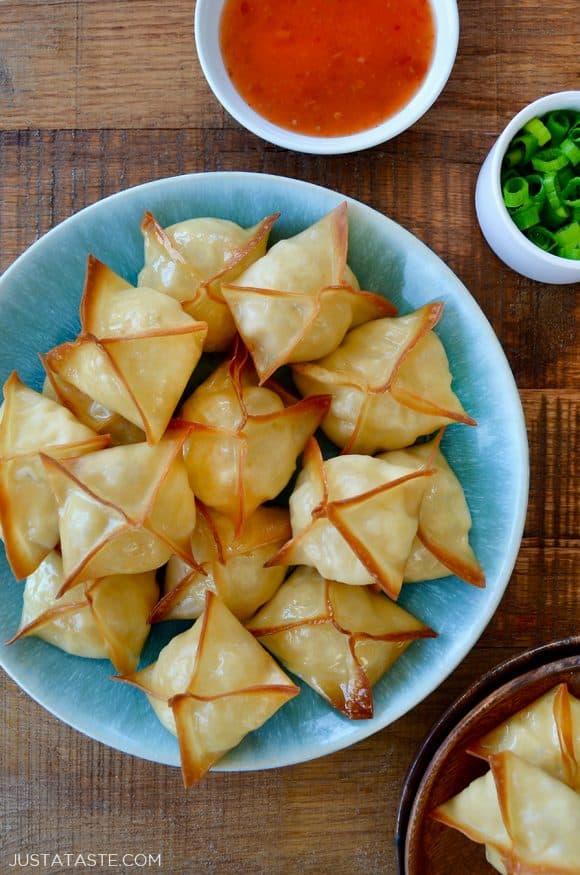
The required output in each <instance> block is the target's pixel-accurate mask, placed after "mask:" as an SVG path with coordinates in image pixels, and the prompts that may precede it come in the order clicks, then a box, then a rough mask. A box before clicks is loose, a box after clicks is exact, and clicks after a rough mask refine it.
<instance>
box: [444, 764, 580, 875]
mask: <svg viewBox="0 0 580 875" xmlns="http://www.w3.org/2000/svg"><path fill="white" fill-rule="evenodd" d="M489 761H490V765H491V771H490V772H488V773H487V774H486V775H484V776H483V777H482V778H478V779H477V780H475V781H473V782H472V783H471V784H470V785H469V786H468V787H467V788H466V789H465V790H463V791H462V792H461V793H459V794H458V795H457V796H454V797H453V799H450V800H449V802H446V803H445V804H443V805H440V806H439V807H438V808H436V809H435V811H434V812H432V816H433V817H434V818H435V819H436V820H439V821H441V822H442V823H445V824H447V825H448V826H452V827H454V828H455V829H458V830H460V832H462V833H464V835H466V836H467V837H468V838H470V839H472V840H473V841H475V842H479V843H482V844H485V845H487V846H489V847H490V848H491V851H492V853H491V854H489V855H488V860H489V861H490V862H492V864H493V865H495V863H496V862H497V863H499V864H500V865H501V866H502V867H503V870H502V868H500V866H498V870H499V871H504V872H508V873H513V875H515V873H517V875H536V873H537V875H578V871H579V869H578V865H579V861H580V795H578V794H577V793H575V792H574V791H573V790H572V789H571V788H570V787H568V786H567V785H566V784H564V783H562V782H560V781H557V780H556V779H555V778H553V777H552V776H551V775H549V774H548V773H547V772H545V771H543V770H542V769H540V768H538V767H537V766H534V765H532V764H531V763H528V762H526V760H524V759H522V758H521V757H519V756H517V755H516V754H514V753H512V752H511V751H504V752H503V753H498V754H492V755H491V756H490V758H489Z"/></svg>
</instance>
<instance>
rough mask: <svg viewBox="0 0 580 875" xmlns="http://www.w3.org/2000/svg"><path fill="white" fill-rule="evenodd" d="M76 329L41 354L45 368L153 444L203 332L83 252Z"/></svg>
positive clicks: (172, 304) (175, 307) (168, 302)
mask: <svg viewBox="0 0 580 875" xmlns="http://www.w3.org/2000/svg"><path fill="white" fill-rule="evenodd" d="M81 324H82V333H81V335H80V336H79V337H78V338H77V340H76V341H74V343H63V344H62V345H61V346H57V347H55V348H54V349H52V350H50V352H48V353H47V354H46V357H45V358H46V364H47V369H48V370H49V371H50V372H51V373H52V374H54V375H55V376H56V378H58V379H59V380H60V381H62V382H66V383H71V384H72V385H73V386H74V387H75V388H76V389H78V390H80V391H81V392H82V393H84V395H88V396H89V398H92V399H93V401H96V402H98V403H99V404H101V405H102V406H103V407H104V408H106V409H107V410H108V411H112V412H114V413H118V414H120V415H121V416H122V417H123V418H124V419H127V420H129V422H132V423H133V424H134V425H136V426H137V427H138V428H140V429H143V431H144V432H145V434H146V436H147V440H148V441H149V443H156V442H157V441H159V440H160V439H161V436H162V435H163V432H164V431H165V429H166V428H167V425H168V423H169V421H170V419H171V417H172V415H173V412H174V410H175V408H176V406H177V404H178V402H179V399H180V398H181V395H182V393H183V390H184V389H185V387H186V385H187V382H188V380H189V378H190V376H191V374H192V372H193V370H194V368H195V366H196V365H197V363H198V361H199V358H200V356H201V353H202V349H203V343H204V340H205V337H206V334H207V325H206V324H205V322H196V321H194V320H193V319H192V318H191V317H190V316H188V315H187V313H184V311H183V310H182V308H181V306H180V304H179V303H178V302H177V301H174V300H173V299H172V298H170V297H168V296H167V295H164V294H162V293H160V292H157V291H155V290H154V289H149V288H146V287H145V286H140V287H137V288H135V287H133V286H132V285H130V284H129V283H128V282H126V281H125V280H124V279H122V278H121V277H120V276H118V275H117V274H116V273H114V272H113V271H112V270H111V269H110V268H108V267H107V266H106V265H104V264H102V263H101V262H100V261H97V259H96V258H94V257H93V256H89V258H88V263H87V274H86V280H85V289H84V293H83V299H82V302H81Z"/></svg>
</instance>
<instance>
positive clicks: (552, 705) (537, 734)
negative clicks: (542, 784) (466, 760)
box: [469, 684, 580, 792]
mask: <svg viewBox="0 0 580 875" xmlns="http://www.w3.org/2000/svg"><path fill="white" fill-rule="evenodd" d="M505 750H509V751H512V752H513V753H515V754H517V755H518V756H520V757H523V758H524V759H525V760H527V761H528V762H530V763H532V764H533V765H536V766H538V767H539V768H541V769H544V771H546V772H549V774H550V775H552V776H553V777H554V778H557V779H558V780H559V781H564V783H566V784H568V785H569V786H570V787H572V788H573V789H574V790H576V791H577V792H580V760H579V758H578V757H579V754H580V700H579V699H577V698H576V697H575V696H573V695H572V694H571V693H570V691H569V690H568V687H567V686H566V684H560V685H559V686H557V687H554V689H552V690H549V692H547V693H545V694H544V695H543V696H541V697H540V698H539V699H536V701H535V702H532V703H531V704H530V705H528V706H527V707H526V708H522V710H521V711H518V712H517V713H516V714H514V715H513V717H510V718H508V719H507V720H505V721H504V722H503V723H502V724H500V726H498V727H496V729H493V730H492V731H491V732H488V734H487V735H485V736H484V737H483V738H481V739H479V741H478V742H476V743H475V744H472V745H471V746H470V747H469V753H472V754H474V755H475V756H479V757H482V758H483V759H489V757H490V756H492V755H493V754H495V753H499V752H501V751H505Z"/></svg>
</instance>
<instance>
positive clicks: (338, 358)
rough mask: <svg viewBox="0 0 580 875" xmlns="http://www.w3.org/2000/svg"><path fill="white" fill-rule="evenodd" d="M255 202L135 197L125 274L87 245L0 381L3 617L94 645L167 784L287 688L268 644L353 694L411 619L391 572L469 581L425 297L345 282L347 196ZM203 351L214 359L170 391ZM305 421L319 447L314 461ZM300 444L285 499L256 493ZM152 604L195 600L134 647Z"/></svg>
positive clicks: (355, 697) (77, 648)
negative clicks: (326, 441) (161, 215)
mask: <svg viewBox="0 0 580 875" xmlns="http://www.w3.org/2000/svg"><path fill="white" fill-rule="evenodd" d="M276 218H277V216H269V217H267V218H265V219H264V220H263V221H261V222H260V223H259V224H258V225H256V226H255V227H252V228H249V229H244V228H241V227H239V226H238V225H236V224H234V223H233V222H230V221H227V220H224V219H211V218H195V219H190V220H188V221H184V222H180V223H179V224H176V225H173V226H171V227H169V228H166V229H163V228H162V227H160V225H159V224H158V223H157V221H156V220H155V218H154V217H153V216H152V215H150V214H146V215H145V217H144V219H143V224H142V231H143V235H144V238H145V263H144V267H143V269H142V270H141V272H140V274H139V280H138V285H137V286H136V287H134V286H132V285H130V284H129V283H128V282H126V281H125V280H124V279H123V278H122V277H120V276H118V275H117V274H116V273H114V272H113V271H112V270H111V269H110V268H108V267H107V266H106V265H104V264H102V263H100V262H99V261H97V260H96V259H95V258H94V257H92V256H89V259H88V265H87V272H86V281H85V288H84V293H83V297H82V301H81V308H80V314H81V325H82V328H81V333H80V335H79V336H78V337H77V338H76V340H74V341H73V342H70V343H64V344H62V345H60V346H58V347H56V348H54V349H51V350H50V351H49V352H47V353H46V354H45V355H44V356H43V358H42V361H43V365H44V368H45V370H46V375H47V379H46V381H45V388H44V391H43V393H42V394H39V393H37V392H35V391H33V390H32V389H30V388H27V387H26V386H24V385H23V384H22V382H21V381H20V380H19V378H18V376H17V375H16V374H12V376H11V377H10V378H9V379H8V381H7V382H6V384H5V386H4V405H3V408H2V418H1V423H0V524H1V528H2V535H3V540H4V543H5V547H6V553H7V556H8V559H9V562H10V564H11V567H12V569H13V571H14V574H15V576H16V577H17V578H18V579H23V578H27V580H26V586H25V589H24V606H23V612H22V621H21V626H20V630H19V631H18V632H17V634H16V635H15V636H14V639H12V640H13V641H16V640H17V639H21V638H23V637H24V636H27V635H36V636H39V637H40V638H43V639H45V640H46V641H49V642H50V643H51V644H53V645H55V646H57V647H61V648H62V649H63V650H66V651H68V652H69V653H73V654H76V655H78V656H84V657H92V658H98V659H101V658H107V657H108V658H109V659H110V660H111V661H112V663H113V665H114V666H115V668H116V669H117V671H118V672H119V673H120V678H119V679H120V680H122V681H125V682H127V683H130V684H133V685H135V686H137V687H139V688H140V689H142V690H143V692H144V693H145V694H146V695H147V696H148V698H149V701H150V703H151V705H152V707H153V708H154V710H155V713H156V714H157V716H158V718H159V720H160V721H161V722H162V724H163V725H164V726H165V727H166V728H167V729H168V730H169V731H170V732H172V733H173V734H175V735H177V738H178V741H179V747H180V752H181V762H182V768H183V777H184V781H185V784H186V785H189V784H191V783H193V782H195V781H197V780H198V779H200V778H201V777H202V776H203V775H204V774H205V772H206V771H207V770H208V769H209V768H210V767H211V766H212V765H213V764H214V763H215V762H216V761H217V760H219V759H220V757H222V756H223V755H224V754H225V753H226V752H227V751H228V750H230V749H231V748H233V747H234V746H236V745H237V744H238V743H239V742H240V741H241V739H242V738H243V737H244V736H245V735H246V734H247V733H248V732H250V731H252V730H254V729H257V728H258V727H259V726H261V725H262V724H263V723H264V722H265V721H266V720H268V718H269V717H271V716H272V715H273V714H274V713H275V712H276V711H277V710H278V709H279V708H280V707H281V706H282V705H283V704H284V703H285V702H287V701H288V700H289V699H291V698H293V697H294V696H296V695H297V694H298V693H299V687H297V686H296V685H295V684H294V683H293V682H292V681H291V680H290V679H289V678H288V677H287V676H286V674H285V673H284V671H283V670H282V669H281V668H280V666H279V664H278V662H277V661H275V660H274V659H273V658H272V656H271V655H270V654H273V656H275V657H276V659H277V660H279V663H281V665H282V666H284V667H285V668H287V669H288V670H289V671H290V672H292V673H293V674H295V675H297V676H298V677H300V678H302V679H303V681H305V682H306V683H307V684H309V685H310V686H311V687H313V689H314V690H316V691H317V693H319V694H320V695H321V696H323V697H324V698H325V699H326V700H327V701H328V702H330V703H331V704H332V705H333V706H334V707H335V708H337V709H338V710H339V711H340V712H341V713H342V714H344V715H346V717H349V718H352V719H361V718H370V717H372V715H373V695H372V686H373V684H374V683H375V682H376V681H377V680H378V679H379V678H380V677H381V676H382V675H383V674H384V673H385V672H386V671H387V670H388V669H389V667H390V666H391V665H392V664H393V663H394V662H395V660H396V659H397V658H398V657H399V656H400V655H401V654H402V653H403V652H404V650H405V649H406V648H407V647H408V646H409V644H411V643H412V642H413V641H414V640H415V639H419V638H424V637H432V636H433V635H434V634H435V633H434V632H433V631H432V630H431V629H429V628H427V627H426V626H425V624H424V623H422V622H421V621H420V620H419V619H417V618H415V617H413V616H411V615H410V614H409V613H408V612H407V611H405V610H403V608H401V607H400V606H398V605H397V604H396V600H397V597H398V595H399V592H400V590H401V586H402V584H403V583H404V582H413V581H421V580H432V579H433V578H439V577H445V576H448V575H450V574H455V575H457V576H459V577H460V578H462V579H463V580H465V581H467V582H469V583H471V584H473V585H475V586H483V585H484V575H483V572H482V570H481V568H480V566H479V564H478V562H477V559H476V558H475V556H474V554H473V551H472V549H471V548H470V546H469V542H468V537H469V531H470V528H471V518H470V514H469V510H468V507H467V504H466V501H465V498H464V495H463V490H462V488H461V485H460V483H459V481H458V480H457V478H456V476H455V474H454V473H453V471H452V470H451V468H450V467H449V465H448V464H447V462H446V460H445V458H444V456H443V454H442V452H441V450H440V440H441V434H442V429H443V428H444V427H445V426H446V425H448V424H450V423H464V424H466V425H474V424H475V423H474V422H473V420H472V419H471V418H470V417H469V416H468V415H467V414H466V413H465V412H464V410H463V408H462V406H461V404H460V402H459V400H458V398H457V397H456V396H455V394H454V393H453V391H452V389H451V374H450V372H449V366H448V361H447V356H446V354H445V350H444V348H443V345H442V343H441V341H440V340H439V338H438V337H437V335H436V334H435V333H434V331H433V329H434V327H435V325H436V324H437V321H438V319H439V318H440V315H441V312H442V306H443V305H442V304H441V303H437V302H436V303H432V304H428V305H426V306H424V307H422V308H421V309H420V310H417V311H416V312H414V313H409V314H407V315H404V316H397V315H396V310H395V308H394V307H393V306H392V304H391V303H390V302H389V301H387V300H386V299H385V298H384V297H382V296H381V295H378V294H374V293H371V292H367V291H361V290H360V288H359V284H358V282H357V279H356V277H355V276H354V274H353V273H352V271H351V270H350V268H349V267H348V265H347V246H348V224H347V207H346V204H342V205H341V206H339V207H337V208H336V209H335V210H333V211H332V212H331V213H329V214H328V215H326V216H325V217H323V218H322V219H321V220H320V221H319V222H317V223H316V224H314V225H312V226H311V227H309V228H307V229H306V230H304V231H302V232H301V233H299V234H297V235H296V236H295V237H292V238H289V239H284V240H280V241H279V242H277V243H276V244H275V245H273V246H271V248H270V249H267V242H268V236H269V233H270V230H271V228H272V225H273V224H274V222H275V220H276ZM205 352H211V353H216V352H217V353H223V356H222V361H221V363H220V364H218V366H217V369H215V370H214V371H213V373H211V374H210V376H209V377H208V378H207V379H205V380H204V381H203V382H201V383H199V380H197V383H198V385H197V388H195V389H194V390H193V391H192V392H191V393H190V394H189V395H188V389H187V387H188V385H191V378H192V374H194V371H195V370H196V368H197V366H198V363H199V362H200V359H201V357H202V354H203V353H205ZM210 358H213V357H208V356H204V362H206V363H207V361H208V360H209V359H210ZM283 366H288V367H286V368H285V372H286V373H287V374H288V373H289V372H290V371H291V374H292V378H293V382H294V386H295V387H296V388H297V390H298V391H299V393H300V394H301V396H302V398H298V397H295V395H294V394H292V393H291V392H289V391H288V388H282V385H281V384H280V383H278V382H276V381H275V379H274V375H275V372H276V371H278V369H280V368H282V367H283ZM282 373H284V371H283V372H282ZM194 382H195V375H194ZM184 394H185V400H184V399H183V396H184ZM319 426H320V427H321V428H322V430H323V432H324V433H325V434H326V435H327V437H328V438H330V440H331V441H333V442H334V444H335V445H337V446H338V447H339V448H340V449H341V450H342V453H340V454H338V455H336V456H335V457H333V458H330V459H328V460H327V461H324V460H323V456H322V454H321V451H320V449H319V446H318V444H317V441H316V440H315V438H314V436H313V435H314V432H315V431H316V430H317V428H318V427H319ZM438 430H439V431H438ZM426 436H429V438H430V439H429V440H425V437H426ZM421 438H423V442H421V441H420V442H419V443H417V439H421ZM299 457H302V464H301V470H300V473H299V475H298V478H297V480H296V483H295V486H294V489H293V491H292V494H291V497H290V500H289V508H288V507H287V505H286V506H275V505H272V504H268V502H271V500H272V499H275V498H276V497H277V496H279V494H280V493H281V492H282V491H283V490H284V488H285V487H286V486H287V484H288V483H289V481H291V479H292V477H293V475H294V473H295V470H296V466H297V462H298V459H299ZM291 566H292V568H293V570H292V572H291V573H290V574H288V572H289V569H290V567H291ZM160 587H161V590H162V591H161V592H160ZM173 619H191V620H194V621H195V622H194V623H193V625H192V626H191V627H190V628H189V629H188V630H187V631H185V632H183V633H181V634H178V635H176V636H175V637H174V638H172V640H171V641H170V642H169V644H167V646H165V647H164V648H163V649H162V650H161V652H160V653H159V658H158V659H157V661H156V662H155V663H153V664H152V665H149V666H148V667H146V668H144V669H142V670H140V671H138V670H137V667H138V663H139V659H140V653H141V649H142V647H143V644H144V642H145V640H146V638H147V635H148V633H149V630H150V624H151V623H157V622H161V621H164V620H173Z"/></svg>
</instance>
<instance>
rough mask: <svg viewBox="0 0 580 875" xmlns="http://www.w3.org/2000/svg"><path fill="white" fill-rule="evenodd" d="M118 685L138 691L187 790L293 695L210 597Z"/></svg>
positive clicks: (269, 659)
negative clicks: (166, 735) (165, 734)
mask: <svg viewBox="0 0 580 875" xmlns="http://www.w3.org/2000/svg"><path fill="white" fill-rule="evenodd" d="M121 680H124V681H127V682H129V683H132V684H134V685H135V686H138V687H139V688H140V689H142V690H143V691H144V692H145V693H146V694H147V696H148V697H149V701H150V703H151V705H152V707H153V709H154V710H155V713H156V714H157V717H158V718H159V720H160V721H161V722H162V723H163V725H164V726H165V728H166V729H168V730H169V732H172V733H173V735H176V736H177V739H178V741H179V749H180V752H181V768H182V773H183V781H184V784H185V786H186V787H189V786H190V785H191V784H194V783H195V782H196V781H199V780H200V779H201V778H203V776H204V775H205V773H206V772H207V771H208V769H210V768H211V766H212V765H214V763H216V762H217V761H218V760H220V759H221V758H222V757H223V756H224V754H226V753H227V752H228V751H229V750H231V749H232V748H234V747H236V745H238V744H239V743H240V741H241V740H242V739H243V738H244V736H246V735H247V734H248V732H251V731H252V730H254V729H258V728H259V727H260V726H262V724H263V723H265V722H266V720H268V719H269V718H270V717H271V716H272V715H273V714H274V713H275V712H276V711H277V710H278V709H279V708H280V707H281V706H282V705H284V704H285V703H286V702H287V701H288V700H289V699H292V698H294V696H296V695H298V693H299V692H300V688H299V687H297V686H295V685H294V684H293V683H292V682H291V680H290V679H289V678H288V677H287V676H286V675H285V674H284V672H283V671H282V669H281V668H280V667H279V666H278V665H277V663H276V662H275V661H274V660H273V659H272V657H271V656H270V654H269V653H267V652H266V651H265V650H264V648H263V647H261V646H260V644H258V642H257V641H256V640H255V639H254V637H253V636H252V635H251V633H250V632H248V630H247V629H245V628H244V627H243V626H242V624H241V623H240V622H239V620H237V619H236V618H235V617H234V615H233V614H232V613H231V612H230V611H229V610H228V609H227V608H226V606H225V605H224V604H223V602H222V601H221V600H220V599H219V598H218V596H216V595H215V594H214V593H212V592H210V591H208V592H207V593H206V606H205V610H204V612H203V614H202V616H201V617H200V618H199V619H198V620H197V621H196V622H195V624H194V625H193V626H192V627H191V629H188V630H187V631H186V632H183V633H182V634H181V635H177V636H176V637H175V638H173V639H172V640H171V641H170V642H169V644H167V645H166V646H165V647H164V648H163V650H162V651H161V653H160V654H159V658H158V659H157V661H156V662H154V663H153V664H152V665H150V666H148V667H147V668H145V669H143V670H142V671H139V672H137V673H136V674H134V675H130V676H128V677H125V678H121Z"/></svg>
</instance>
